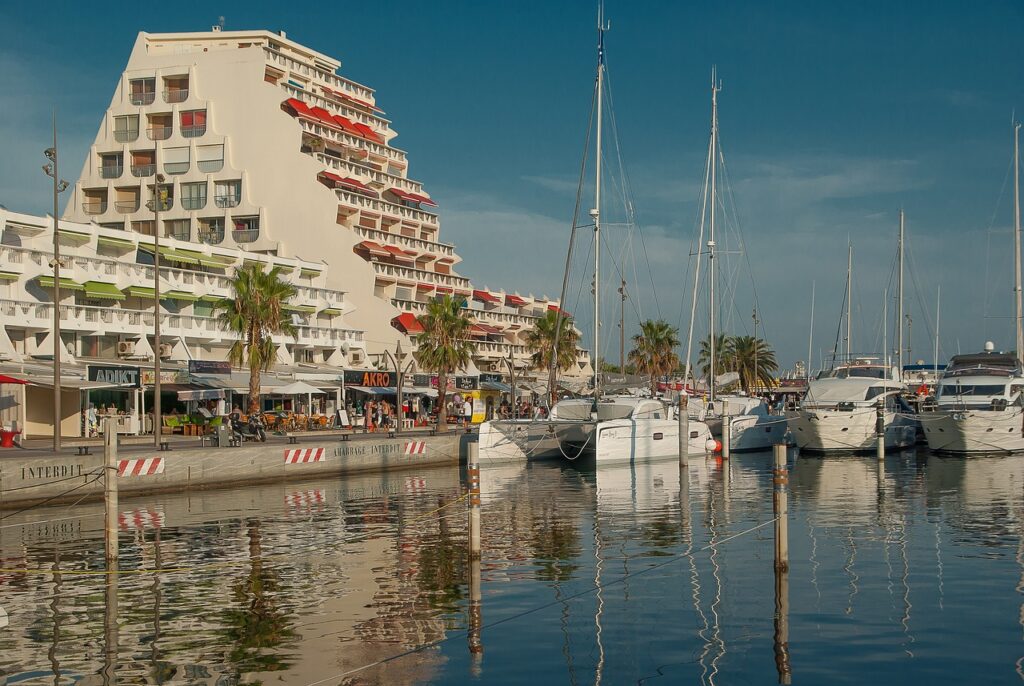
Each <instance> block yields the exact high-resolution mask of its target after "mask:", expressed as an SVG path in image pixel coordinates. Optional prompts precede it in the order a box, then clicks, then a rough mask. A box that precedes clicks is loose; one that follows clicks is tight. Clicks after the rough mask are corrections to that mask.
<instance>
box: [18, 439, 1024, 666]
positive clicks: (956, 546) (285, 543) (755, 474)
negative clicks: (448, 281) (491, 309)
mask: <svg viewBox="0 0 1024 686" xmlns="http://www.w3.org/2000/svg"><path fill="white" fill-rule="evenodd" d="M790 459H791V464H790V467H791V469H790V482H791V483H790V496H789V498H790V501H789V502H790V517H789V538H790V567H791V569H790V572H789V574H788V575H781V576H777V575H776V574H775V572H774V564H773V550H774V548H773V545H774V544H773V524H772V522H771V520H772V517H773V514H772V481H771V473H770V462H771V456H770V455H767V454H754V455H743V456H734V458H733V459H732V460H731V462H726V463H723V462H721V461H720V460H715V459H708V460H704V459H700V460H692V461H691V463H690V466H689V469H688V471H687V472H686V473H685V478H683V479H680V470H679V468H678V467H677V465H676V464H675V462H674V461H672V460H670V461H668V462H661V463H655V464H644V465H637V466H635V467H631V466H629V465H624V466H619V467H612V468H600V469H597V470H595V469H593V468H590V469H586V468H575V467H573V466H566V465H560V464H535V465H531V466H529V467H527V466H524V465H508V466H500V467H496V468H495V467H484V469H483V476H482V502H483V507H482V520H483V546H482V547H483V556H482V560H481V563H480V564H479V565H478V566H474V565H471V564H470V562H469V556H468V548H467V541H468V536H467V524H468V517H467V499H466V498H465V497H464V493H465V479H464V476H463V475H461V474H460V472H459V470H458V469H456V468H446V469H431V470H423V471H419V472H405V473H394V474H388V475H384V476H372V477H371V476H367V477H349V478H347V479H339V480H322V481H310V482H303V483H291V484H283V485H275V486H259V487H249V488H240V489H237V490H225V491H201V492H196V493H193V494H188V495H167V496H149V497H145V498H137V499H129V500H122V502H121V508H120V509H121V512H122V518H121V538H120V546H121V568H122V569H123V570H126V573H122V574H120V575H118V576H111V575H107V574H105V573H103V569H104V563H103V542H102V507H101V506H100V505H98V504H86V505H78V506H76V507H68V506H60V507H47V508H37V509H33V510H30V511H28V512H25V513H22V514H16V515H11V514H9V513H3V514H2V515H0V516H4V517H5V518H4V519H3V520H2V521H0V527H2V528H0V557H2V565H0V567H2V571H0V607H3V608H4V610H5V611H6V612H7V614H8V619H7V620H6V621H7V622H8V625H7V626H6V627H4V628H0V675H3V676H2V677H0V684H14V683H18V684H71V683H77V684H83V685H85V684H104V683H121V684H143V683H145V684H218V685H229V684H257V683H264V684H269V683H279V684H315V683H323V684H335V685H336V684H375V683H387V684H420V683H464V682H479V683H487V684H501V683H508V684H521V683H524V682H530V681H532V682H534V683H557V684H593V683H606V684H625V683H643V684H660V683H665V684H668V683H704V684H721V685H726V684H745V683H751V684H764V683H775V682H776V681H778V680H780V679H781V680H791V681H792V683H804V684H819V683H851V684H853V683H856V684H862V683H893V684H895V683H904V682H907V681H908V680H913V682H914V683H929V684H940V683H965V682H984V683H1014V682H1018V681H1020V680H1021V676H1022V674H1024V662H1022V659H1024V644H1022V638H1024V605H1022V601H1024V595H1022V592H1024V543H1022V526H1024V520H1022V515H1024V490H1022V486H1024V483H1022V477H1024V458H978V459H970V460H961V459H943V458H936V457H931V456H928V455H926V454H923V453H922V454H915V453H913V452H908V453H904V454H901V455H890V456H889V457H888V458H887V460H886V462H885V465H884V468H882V469H879V465H878V464H877V463H876V461H875V460H874V459H872V458H860V457H842V458H808V457H796V456H794V455H791V458H790ZM157 570H158V571H157ZM477 598H478V600H477ZM0 624H3V619H2V613H0Z"/></svg>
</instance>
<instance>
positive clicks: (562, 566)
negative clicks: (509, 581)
mask: <svg viewBox="0 0 1024 686" xmlns="http://www.w3.org/2000/svg"><path fill="white" fill-rule="evenodd" d="M578 534H579V532H578V531H577V529H576V527H575V526H573V525H571V524H570V523H568V522H566V521H564V520H563V519H562V518H561V517H559V516H558V513H557V512H549V511H548V510H547V508H546V507H545V511H544V512H543V513H542V515H541V516H540V517H537V518H535V519H534V522H533V531H532V532H531V536H530V544H531V546H532V548H533V557H534V559H535V560H536V562H537V564H538V565H540V568H539V569H538V570H537V572H536V573H537V578H538V579H540V580H541V581H568V580H569V579H571V578H572V574H573V572H574V571H575V570H576V569H577V568H578V567H579V565H577V564H571V563H570V562H569V560H572V559H574V558H576V557H578V556H579V555H580V553H581V552H582V548H581V547H580V543H579V537H578Z"/></svg>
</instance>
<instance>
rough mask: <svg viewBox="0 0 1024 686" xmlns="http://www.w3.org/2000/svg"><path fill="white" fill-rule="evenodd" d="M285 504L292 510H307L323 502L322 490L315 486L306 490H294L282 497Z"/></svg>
mask: <svg viewBox="0 0 1024 686" xmlns="http://www.w3.org/2000/svg"><path fill="white" fill-rule="evenodd" d="M284 502H285V504H286V505H287V506H288V507H290V508H291V509H293V510H308V509H310V508H312V507H314V506H316V507H319V506H320V505H323V504H324V492H323V491H322V490H321V489H319V488H317V489H313V490H308V491H296V492H294V493H292V494H291V495H286V496H285V497H284Z"/></svg>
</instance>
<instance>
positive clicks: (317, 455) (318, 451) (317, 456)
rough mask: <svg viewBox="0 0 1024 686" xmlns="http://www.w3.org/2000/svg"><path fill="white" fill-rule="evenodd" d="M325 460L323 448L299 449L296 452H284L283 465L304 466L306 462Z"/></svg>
mask: <svg viewBox="0 0 1024 686" xmlns="http://www.w3.org/2000/svg"><path fill="white" fill-rule="evenodd" d="M324 459H325V456H324V449H323V448H300V449H298V450H285V451H284V463H285V464H304V463H306V462H323V461H324Z"/></svg>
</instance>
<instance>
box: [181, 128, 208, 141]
mask: <svg viewBox="0 0 1024 686" xmlns="http://www.w3.org/2000/svg"><path fill="white" fill-rule="evenodd" d="M205 133H206V126H205V125H203V126H182V127H181V136H182V138H199V137H200V136H202V135H203V134H205Z"/></svg>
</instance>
